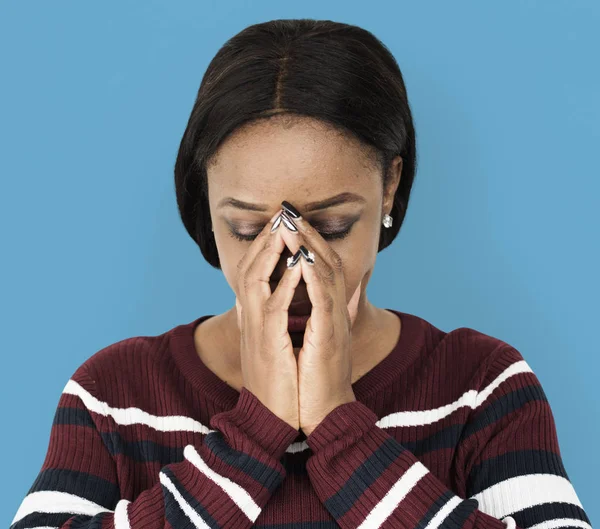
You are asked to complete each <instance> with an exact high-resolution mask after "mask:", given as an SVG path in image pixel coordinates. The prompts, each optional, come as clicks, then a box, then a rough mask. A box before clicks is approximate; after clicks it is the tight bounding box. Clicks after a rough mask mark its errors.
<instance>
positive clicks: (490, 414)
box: [462, 384, 547, 441]
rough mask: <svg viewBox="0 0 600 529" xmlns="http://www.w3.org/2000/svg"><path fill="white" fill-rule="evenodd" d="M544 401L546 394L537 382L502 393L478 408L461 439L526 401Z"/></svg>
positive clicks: (516, 408) (492, 422) (500, 417)
mask: <svg viewBox="0 0 600 529" xmlns="http://www.w3.org/2000/svg"><path fill="white" fill-rule="evenodd" d="M533 401H545V402H547V398H546V394H545V393H544V390H543V389H542V387H541V386H540V385H539V384H530V385H529V386H525V387H522V388H519V389H516V390H514V391H511V392H510V393H507V394H506V395H502V396H501V397H499V398H498V399H496V400H495V401H494V402H492V403H491V404H489V405H488V406H486V407H485V408H483V409H482V410H480V411H479V412H478V413H477V414H476V415H475V416H474V418H473V419H472V420H470V421H469V422H468V423H467V425H466V426H465V428H464V431H463V435H462V437H463V441H464V439H467V438H468V437H469V436H471V435H473V434H474V433H476V432H478V431H479V430H482V429H483V428H485V427H487V426H489V425H490V424H494V423H496V422H498V421H499V420H500V419H502V418H504V417H506V416H507V415H508V414H510V413H512V412H514V411H515V410H518V409H519V408H521V407H522V406H524V405H525V404H527V403H528V402H533Z"/></svg>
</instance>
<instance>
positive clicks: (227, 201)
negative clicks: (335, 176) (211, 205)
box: [217, 192, 366, 213]
mask: <svg viewBox="0 0 600 529" xmlns="http://www.w3.org/2000/svg"><path fill="white" fill-rule="evenodd" d="M349 202H359V203H361V204H364V203H365V202H366V199H365V198H364V197H361V196H360V195H357V194H355V193H350V192H346V193H340V194H339V195H335V196H333V197H329V198H326V199H325V200H318V201H316V202H308V203H306V204H305V205H304V207H303V208H302V209H303V210H304V211H305V212H306V213H309V212H312V211H318V210H322V209H327V208H331V207H333V206H338V205H340V204H347V203H349ZM227 206H229V207H233V208H237V209H245V210H248V211H268V210H269V208H268V206H267V205H265V204H253V203H252V202H244V201H242V200H238V199H236V198H233V197H225V198H224V199H223V200H221V201H220V202H219V204H218V205H217V209H220V208H223V207H227Z"/></svg>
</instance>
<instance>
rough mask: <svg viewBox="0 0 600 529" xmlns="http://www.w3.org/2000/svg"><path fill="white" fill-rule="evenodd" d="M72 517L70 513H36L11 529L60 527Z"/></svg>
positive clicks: (24, 518)
mask: <svg viewBox="0 0 600 529" xmlns="http://www.w3.org/2000/svg"><path fill="white" fill-rule="evenodd" d="M72 516H73V513H69V512H56V513H44V512H38V511H36V512H32V513H30V514H28V515H27V516H24V517H23V518H21V519H20V520H19V521H18V522H15V523H14V524H12V525H11V526H10V528H9V529H25V528H27V527H44V526H48V527H60V526H61V525H63V524H64V523H65V522H66V521H67V520H68V519H69V518H71V517H72ZM13 518H14V517H13ZM90 518H91V516H88V520H89V519H90Z"/></svg>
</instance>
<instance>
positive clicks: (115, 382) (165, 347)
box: [65, 326, 180, 407]
mask: <svg viewBox="0 0 600 529" xmlns="http://www.w3.org/2000/svg"><path fill="white" fill-rule="evenodd" d="M179 327H180V326H178V327H174V328H172V329H169V330H167V331H165V332H163V333H161V334H156V335H139V336H132V337H128V338H125V339H122V340H119V341H117V342H114V343H111V344H109V345H107V346H105V347H103V348H102V349H100V350H98V351H96V352H95V353H93V354H92V355H90V356H89V357H88V358H87V359H86V360H85V361H84V362H83V363H82V364H81V365H80V366H79V367H78V368H77V369H76V371H75V372H74V373H73V375H72V376H71V377H70V379H69V381H68V382H67V386H66V387H65V391H66V390H67V389H68V388H70V390H71V391H73V390H75V391H78V392H81V393H87V394H89V395H90V396H91V397H92V398H95V399H100V400H101V401H102V402H104V403H106V404H107V405H109V406H112V407H114V406H117V407H129V406H139V405H140V404H141V403H142V399H144V398H146V397H147V396H148V395H149V394H150V393H155V391H156V385H157V384H160V383H161V380H160V378H161V374H162V376H163V377H164V376H165V374H166V373H170V372H173V369H174V367H173V360H172V358H171V356H170V354H169V342H170V339H171V336H172V334H173V333H174V332H175V331H176V329H178V328H179ZM88 398H89V397H88Z"/></svg>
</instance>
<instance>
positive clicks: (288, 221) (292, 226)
mask: <svg viewBox="0 0 600 529" xmlns="http://www.w3.org/2000/svg"><path fill="white" fill-rule="evenodd" d="M281 220H282V222H283V225H284V226H285V227H286V228H287V229H288V230H290V231H291V232H292V233H298V228H297V227H296V225H295V224H294V221H293V220H292V219H290V218H289V217H288V216H287V215H286V214H285V213H284V212H282V213H281Z"/></svg>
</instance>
